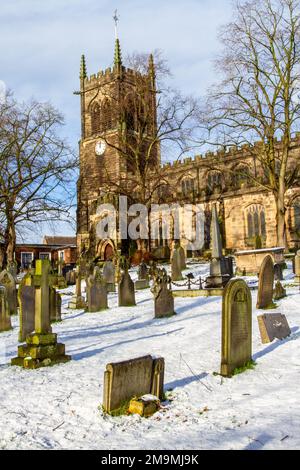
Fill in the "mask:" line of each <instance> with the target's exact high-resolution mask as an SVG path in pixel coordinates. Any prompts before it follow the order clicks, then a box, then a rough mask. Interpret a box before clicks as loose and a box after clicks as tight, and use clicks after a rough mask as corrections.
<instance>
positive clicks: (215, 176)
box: [207, 171, 222, 191]
mask: <svg viewBox="0 0 300 470" xmlns="http://www.w3.org/2000/svg"><path fill="white" fill-rule="evenodd" d="M207 186H208V189H209V190H210V191H214V190H215V189H217V190H221V189H222V174H221V172H220V171H210V172H209V174H208V177H207Z"/></svg>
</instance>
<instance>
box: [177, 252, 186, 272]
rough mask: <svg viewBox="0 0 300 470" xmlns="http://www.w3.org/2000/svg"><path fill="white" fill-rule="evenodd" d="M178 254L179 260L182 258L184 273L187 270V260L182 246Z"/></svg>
mask: <svg viewBox="0 0 300 470" xmlns="http://www.w3.org/2000/svg"><path fill="white" fill-rule="evenodd" d="M178 252H179V258H180V264H181V270H182V271H183V270H184V269H186V259H185V251H184V249H183V248H182V246H179V247H178Z"/></svg>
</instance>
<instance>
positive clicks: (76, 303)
mask: <svg viewBox="0 0 300 470" xmlns="http://www.w3.org/2000/svg"><path fill="white" fill-rule="evenodd" d="M75 273H76V290H75V295H74V296H73V297H72V299H71V301H70V302H69V304H68V308H70V309H72V310H81V309H83V308H84V309H85V308H86V302H85V300H84V298H83V297H82V293H81V272H80V267H79V266H77V268H76V270H75Z"/></svg>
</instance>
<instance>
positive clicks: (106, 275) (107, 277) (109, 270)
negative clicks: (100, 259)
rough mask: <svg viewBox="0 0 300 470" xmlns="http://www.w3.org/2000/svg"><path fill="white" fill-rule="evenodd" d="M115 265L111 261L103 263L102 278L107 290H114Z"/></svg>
mask: <svg viewBox="0 0 300 470" xmlns="http://www.w3.org/2000/svg"><path fill="white" fill-rule="evenodd" d="M115 275H116V271H115V265H114V263H113V261H106V262H105V263H104V265H103V273H102V276H103V279H104V281H105V282H106V284H107V292H116V285H115Z"/></svg>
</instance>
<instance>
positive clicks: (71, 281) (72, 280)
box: [66, 269, 76, 286]
mask: <svg viewBox="0 0 300 470" xmlns="http://www.w3.org/2000/svg"><path fill="white" fill-rule="evenodd" d="M66 283H67V285H68V286H74V285H75V284H76V271H75V270H74V269H73V270H72V271H67V273H66Z"/></svg>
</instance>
